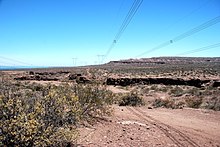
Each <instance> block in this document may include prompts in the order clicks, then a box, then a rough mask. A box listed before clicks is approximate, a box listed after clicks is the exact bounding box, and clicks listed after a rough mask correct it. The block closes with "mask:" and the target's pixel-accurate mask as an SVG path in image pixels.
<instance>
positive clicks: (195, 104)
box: [185, 97, 202, 108]
mask: <svg viewBox="0 0 220 147" xmlns="http://www.w3.org/2000/svg"><path fill="white" fill-rule="evenodd" d="M185 102H186V106H188V107H190V108H199V107H200V105H201V104H202V98H201V97H200V98H197V97H190V98H186V100H185Z"/></svg>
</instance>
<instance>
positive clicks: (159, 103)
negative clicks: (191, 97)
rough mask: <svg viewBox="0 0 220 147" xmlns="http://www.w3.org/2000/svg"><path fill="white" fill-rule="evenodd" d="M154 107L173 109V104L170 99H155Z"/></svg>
mask: <svg viewBox="0 0 220 147" xmlns="http://www.w3.org/2000/svg"><path fill="white" fill-rule="evenodd" d="M153 106H154V107H156V108H157V107H165V108H175V102H174V100H171V99H161V98H157V99H155V100H154V102H153Z"/></svg>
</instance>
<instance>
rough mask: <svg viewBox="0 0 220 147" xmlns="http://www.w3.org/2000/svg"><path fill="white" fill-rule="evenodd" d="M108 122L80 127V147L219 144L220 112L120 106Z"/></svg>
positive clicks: (208, 146) (116, 107)
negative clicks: (90, 126) (89, 126)
mask: <svg viewBox="0 0 220 147" xmlns="http://www.w3.org/2000/svg"><path fill="white" fill-rule="evenodd" d="M114 109H115V113H114V115H113V116H112V117H110V118H108V121H102V122H100V123H98V124H97V125H95V126H94V127H92V128H81V129H80V138H79V141H78V144H80V145H81V146H161V147H162V146H176V147H182V146H183V147H199V146H201V147H203V146H207V147H210V146H216V147H217V146H220V141H219V138H220V112H214V111H208V110H201V109H200V110H193V109H183V110H180V109H179V110H172V109H162V108H160V109H147V107H118V106H115V108H114Z"/></svg>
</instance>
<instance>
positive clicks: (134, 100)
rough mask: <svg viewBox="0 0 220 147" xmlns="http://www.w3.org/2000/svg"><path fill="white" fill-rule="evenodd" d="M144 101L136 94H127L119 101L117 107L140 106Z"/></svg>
mask: <svg viewBox="0 0 220 147" xmlns="http://www.w3.org/2000/svg"><path fill="white" fill-rule="evenodd" d="M144 104H145V103H144V101H143V99H142V98H141V97H139V96H138V94H137V93H133V92H131V93H129V94H126V95H124V96H122V98H121V99H120V100H119V106H141V105H144Z"/></svg>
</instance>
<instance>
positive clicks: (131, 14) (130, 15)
mask: <svg viewBox="0 0 220 147" xmlns="http://www.w3.org/2000/svg"><path fill="white" fill-rule="evenodd" d="M142 2H143V0H135V1H134V2H133V4H132V6H131V8H130V10H129V12H128V13H127V15H126V17H125V19H124V21H123V23H122V25H121V27H120V29H119V31H118V33H117V34H116V35H115V37H114V39H113V41H112V43H111V44H110V46H109V48H108V50H107V52H106V54H105V57H104V58H103V61H104V59H105V58H106V57H107V56H108V55H109V53H110V52H111V50H112V49H113V48H114V46H115V44H116V43H117V42H118V40H119V39H120V37H121V36H122V34H123V32H124V31H125V29H126V28H127V26H128V25H129V24H130V22H131V20H132V18H133V17H134V15H135V14H136V12H137V10H138V9H139V7H140V6H141V4H142ZM103 61H102V62H103Z"/></svg>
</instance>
